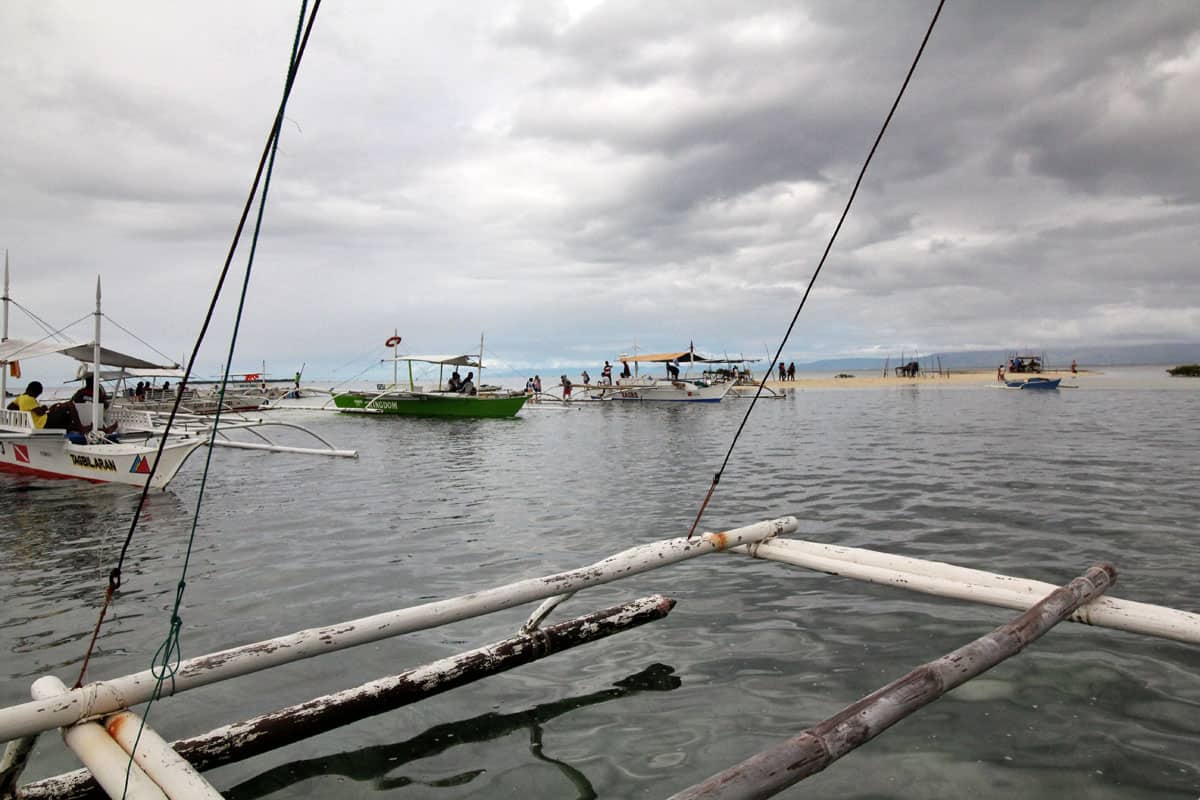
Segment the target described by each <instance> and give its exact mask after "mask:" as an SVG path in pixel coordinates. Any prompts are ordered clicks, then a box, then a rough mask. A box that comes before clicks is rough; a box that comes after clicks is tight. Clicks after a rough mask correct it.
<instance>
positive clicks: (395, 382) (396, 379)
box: [392, 328, 400, 389]
mask: <svg viewBox="0 0 1200 800" xmlns="http://www.w3.org/2000/svg"><path fill="white" fill-rule="evenodd" d="M392 338H393V339H399V338H400V329H399V328H392ZM399 355H400V343H399V342H396V343H395V344H394V345H392V388H393V389H397V388H399V385H400V373H399V369H400V362H399V361H397V360H396V358H397V357H398V356H399Z"/></svg>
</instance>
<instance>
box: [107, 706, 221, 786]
mask: <svg viewBox="0 0 1200 800" xmlns="http://www.w3.org/2000/svg"><path fill="white" fill-rule="evenodd" d="M104 728H105V730H107V731H108V735H109V736H111V737H112V738H113V740H114V741H116V743H117V744H119V745H120V746H121V749H122V750H124V751H125V753H126V754H127V755H130V754H131V755H132V756H133V763H134V764H137V765H138V766H139V767H141V768H142V771H143V772H145V773H146V775H148V776H149V777H150V780H152V781H154V782H155V783H156V784H157V785H158V786H159V788H161V789H162V790H163V792H164V793H165V794H166V795H167V797H170V798H171V800H205V799H206V798H207V800H223V799H222V797H221V793H220V792H218V791H217V790H216V789H214V788H213V787H212V784H210V783H209V782H208V781H206V780H205V779H204V778H203V776H201V775H200V773H199V772H197V771H196V768H195V767H193V766H192V765H191V764H189V763H188V762H187V761H185V760H184V759H183V757H182V756H180V755H179V754H178V753H176V752H175V750H174V749H172V747H171V745H170V743H168V742H167V741H166V740H165V739H163V738H162V737H161V736H159V735H158V734H157V733H156V732H155V731H154V730H153V729H152V728H151V727H150V726H149V725H143V724H142V718H141V717H139V716H138V715H137V714H134V713H133V712H132V711H122V712H120V713H117V714H113V715H112V716H110V717H108V718H107V719H105V720H104ZM135 745H136V748H135Z"/></svg>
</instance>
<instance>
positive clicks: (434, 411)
mask: <svg viewBox="0 0 1200 800" xmlns="http://www.w3.org/2000/svg"><path fill="white" fill-rule="evenodd" d="M385 344H386V346H387V347H390V348H392V350H393V354H392V357H391V359H388V360H390V361H391V362H392V383H391V385H386V384H379V386H378V389H377V391H374V392H341V393H337V394H334V396H333V404H334V406H335V407H336V408H337V409H338V411H342V412H346V413H352V414H353V413H357V414H392V415H398V416H406V417H491V418H496V417H513V416H516V414H517V412H518V411H520V410H521V407H522V406H524V405H525V402H526V401H527V400H528V399H529V395H527V394H525V393H523V392H515V391H509V390H506V389H501V388H500V387H498V386H484V385H482V383H480V385H479V388H478V389H476V388H475V385H474V377H475V375H474V373H473V372H469V373H467V378H466V380H465V383H466V384H467V386H466V391H463V389H462V384H463V382H460V379H459V375H458V367H466V368H468V369H477V370H479V375H480V378H481V379H482V376H483V355H482V354H483V346H482V345H483V343H482V341H481V342H480V352H479V353H478V354H475V353H471V354H466V355H401V354H399V353H398V352H396V351H397V350H398V348H399V346H400V337H399V336H392V337H390V338H389V339H388V340H387V342H386V343H385ZM401 363H405V364H407V365H408V386H407V388H405V387H402V386H401V385H400V381H399V374H398V371H399V365H400V364H401ZM414 363H416V364H436V365H438V385H437V389H426V387H424V386H422V385H418V384H417V383H416V382H415V381H414V379H413V364H414ZM446 367H453V368H454V372H453V374H452V375H451V376H450V378H449V380H447V379H446V375H445V369H446Z"/></svg>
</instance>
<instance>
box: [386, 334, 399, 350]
mask: <svg viewBox="0 0 1200 800" xmlns="http://www.w3.org/2000/svg"><path fill="white" fill-rule="evenodd" d="M383 344H384V346H385V347H395V346H396V345H398V344H400V337H399V336H389V337H388V340H387V341H386V342H384V343H383Z"/></svg>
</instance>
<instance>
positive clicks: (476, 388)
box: [475, 331, 483, 392]
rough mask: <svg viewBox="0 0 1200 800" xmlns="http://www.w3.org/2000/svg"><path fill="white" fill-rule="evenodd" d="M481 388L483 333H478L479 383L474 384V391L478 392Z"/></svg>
mask: <svg viewBox="0 0 1200 800" xmlns="http://www.w3.org/2000/svg"><path fill="white" fill-rule="evenodd" d="M482 387H483V331H480V332H479V382H478V383H476V384H475V391H476V392H478V391H479V390H480V388H482Z"/></svg>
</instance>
